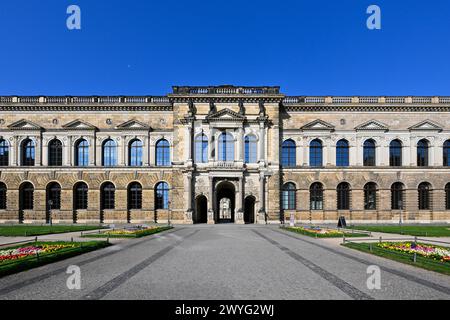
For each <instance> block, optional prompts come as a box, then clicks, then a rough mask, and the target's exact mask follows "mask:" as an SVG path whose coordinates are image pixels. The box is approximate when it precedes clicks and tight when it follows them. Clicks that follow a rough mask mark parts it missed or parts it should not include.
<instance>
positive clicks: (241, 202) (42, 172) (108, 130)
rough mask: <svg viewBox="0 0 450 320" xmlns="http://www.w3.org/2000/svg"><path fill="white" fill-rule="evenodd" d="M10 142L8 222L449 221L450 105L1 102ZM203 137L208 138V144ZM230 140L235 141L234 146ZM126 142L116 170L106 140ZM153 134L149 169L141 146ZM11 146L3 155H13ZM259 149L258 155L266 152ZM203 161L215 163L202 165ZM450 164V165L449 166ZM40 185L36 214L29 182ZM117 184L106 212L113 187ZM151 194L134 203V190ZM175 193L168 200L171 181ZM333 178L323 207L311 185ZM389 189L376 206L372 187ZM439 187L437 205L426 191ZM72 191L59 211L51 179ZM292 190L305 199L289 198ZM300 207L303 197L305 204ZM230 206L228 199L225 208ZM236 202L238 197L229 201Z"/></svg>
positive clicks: (189, 99) (4, 177) (199, 91)
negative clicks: (286, 146)
mask: <svg viewBox="0 0 450 320" xmlns="http://www.w3.org/2000/svg"><path fill="white" fill-rule="evenodd" d="M0 110H1V115H0V136H1V139H2V141H4V145H5V146H7V150H8V152H7V158H8V161H7V165H3V166H1V167H0V183H3V184H4V189H5V190H4V192H0V196H1V197H3V200H2V199H0V204H1V203H4V205H3V209H1V210H0V222H19V221H20V222H24V223H45V222H46V221H48V220H49V217H51V219H52V221H53V222H54V223H58V222H61V223H72V222H73V221H76V222H79V223H85V222H87V223H89V222H104V223H118V222H152V221H157V222H164V221H167V220H168V219H170V220H171V221H172V222H174V223H197V222H204V223H218V222H233V223H266V222H267V223H278V222H279V221H280V219H289V218H290V216H291V215H294V217H295V220H296V221H297V222H309V221H312V222H324V221H326V222H329V221H332V222H336V221H337V219H338V217H339V216H345V217H346V219H347V221H351V222H398V221H399V220H400V219H402V220H403V221H410V222H412V221H415V222H444V221H445V222H449V221H450V208H449V199H448V197H449V194H450V193H449V191H448V186H450V184H449V183H450V171H449V168H450V167H449V166H448V165H446V163H444V153H445V152H446V150H447V149H445V148H444V145H445V142H446V141H448V140H449V139H450V98H448V97H303V96H302V97H286V96H285V95H283V94H282V93H280V91H279V88H278V87H234V86H219V87H174V88H173V92H172V93H171V94H169V95H167V96H165V97H150V96H140V97H12V96H11V97H0ZM199 137H204V141H203V142H201V140H200V139H199ZM55 139H56V140H59V141H60V142H61V145H62V151H61V154H62V163H61V164H60V165H57V166H49V163H50V162H49V161H50V159H49V156H50V152H49V151H50V150H49V144H50V142H51V141H55ZM80 139H84V140H86V141H87V144H88V147H87V150H88V153H89V156H88V163H86V165H83V166H78V165H77V160H76V158H77V152H78V151H77V143H78V141H80ZM227 139H228V140H227ZM341 139H345V140H346V141H347V142H348V154H349V157H348V161H349V163H348V166H337V163H336V156H337V155H336V153H337V149H336V144H337V142H338V141H339V140H341ZM369 139H371V140H373V142H374V143H375V149H374V154H375V156H374V159H375V165H372V166H367V165H365V164H364V143H365V142H366V141H367V140H369ZM424 139H425V140H426V141H427V142H428V143H429V145H428V151H427V152H428V156H427V160H428V163H427V165H426V166H418V163H417V152H418V149H417V145H418V142H419V141H420V140H424ZM107 140H113V141H114V143H115V145H116V149H115V152H116V154H115V161H116V163H115V164H114V165H113V166H104V163H103V161H102V159H103V153H104V150H103V145H104V142H105V141H107ZM135 140H139V141H140V142H141V148H142V149H141V150H142V152H141V153H140V154H139V160H140V161H141V162H140V164H139V165H134V166H132V163H131V160H130V157H131V156H130V154H131V153H130V152H131V151H130V143H131V142H132V141H135ZM162 140H165V141H167V142H168V144H169V149H168V150H169V153H168V157H169V159H168V160H169V162H170V163H169V165H164V166H161V165H159V164H158V161H157V157H158V152H157V144H158V142H159V141H162ZM287 140H290V141H293V142H294V144H295V147H294V149H293V150H294V152H295V157H294V158H295V160H294V161H295V163H294V164H292V163H291V165H289V166H284V165H282V160H281V159H282V152H283V149H282V145H283V142H285V141H287ZM313 140H316V141H320V143H321V149H320V156H321V158H320V159H321V160H320V161H321V165H319V166H311V163H310V161H311V160H310V158H311V155H310V150H311V149H310V144H311V142H312V141H313ZM393 140H398V141H399V142H401V146H402V147H401V162H402V163H401V165H400V166H395V167H394V166H391V165H390V161H389V157H390V148H389V146H390V143H391V141H393ZM24 141H32V143H33V144H34V151H33V152H34V154H33V157H34V165H32V166H31V165H28V166H25V165H24V162H23V158H24V155H26V152H27V151H26V150H25V149H24V143H23V142H24ZM1 153H2V151H1V146H0V156H1ZM252 155H253V156H254V158H252ZM200 158H201V159H200ZM447 164H448V163H447ZM26 182H29V183H31V185H32V186H33V198H32V206H31V208H30V207H29V206H28V207H27V206H26V205H24V201H25V200H23V199H24V195H23V194H22V192H23V190H22V186H23V185H24V183H26ZM79 182H84V183H85V184H86V185H87V187H88V191H87V205H86V207H85V208H83V209H78V208H76V205H75V203H76V201H77V200H76V198H75V195H74V194H75V191H74V186H75V185H76V184H77V183H79ZM105 182H111V183H112V184H113V185H114V188H115V191H114V199H113V202H114V204H113V206H112V207H108V208H105V205H104V204H103V201H104V200H102V199H103V198H104V197H105V196H104V195H103V194H102V192H103V191H101V190H103V189H102V186H103V185H104V184H105ZM133 182H138V183H139V185H140V186H141V195H140V197H141V199H140V200H139V205H138V207H137V208H136V207H131V206H130V204H129V202H130V193H129V192H130V191H129V186H130V184H131V183H133ZM161 182H164V183H166V184H167V185H168V190H167V191H165V192H166V196H167V197H166V198H164V197H162V198H161V199H162V200H161V201H162V202H161V203H162V204H159V202H160V200H159V199H157V198H158V197H157V193H158V191H157V186H158V184H159V183H161ZM315 182H320V184H321V186H322V191H321V192H322V194H321V199H320V209H317V208H313V207H312V204H311V201H312V200H311V190H310V188H311V185H312V184H313V183H315ZM341 182H347V183H348V184H349V185H350V189H351V191H350V193H349V202H350V204H349V206H348V208H345V209H342V210H338V206H337V202H338V199H337V197H338V196H337V191H336V190H337V187H338V185H339V184H340V183H341ZM369 182H374V183H375V184H376V186H377V191H376V205H375V206H374V207H373V208H370V209H368V208H367V206H366V205H365V203H366V198H367V196H365V190H364V186H365V185H366V184H367V183H369ZM396 182H401V183H402V185H403V186H404V188H403V190H402V206H401V208H399V209H397V208H396V209H392V208H393V205H392V192H391V188H392V185H393V184H394V183H396ZM423 182H427V183H428V184H429V185H430V187H431V188H430V190H429V191H428V192H429V193H428V198H427V206H426V208H421V209H419V207H420V206H421V205H420V204H419V191H418V188H419V185H420V184H421V183H423ZM51 183H56V184H58V185H59V186H60V190H59V191H58V192H59V197H60V199H61V201H60V204H59V203H58V208H51V205H50V207H49V202H48V200H49V199H51V196H50V195H49V193H50V191H49V185H50V184H51ZM286 183H292V184H293V185H294V186H295V191H294V192H293V193H292V195H293V196H294V197H295V199H293V204H292V205H287V204H286V203H283V201H282V200H283V199H284V198H285V194H284V191H283V190H284V186H285V185H286ZM222 198H227V199H230V202H229V203H231V211H232V217H231V219H229V221H228V220H227V221H221V219H220V216H219V212H220V210H221V208H220V200H221V199H222ZM291 200H292V199H291ZM224 202H227V201H222V203H224ZM227 203H228V202H227Z"/></svg>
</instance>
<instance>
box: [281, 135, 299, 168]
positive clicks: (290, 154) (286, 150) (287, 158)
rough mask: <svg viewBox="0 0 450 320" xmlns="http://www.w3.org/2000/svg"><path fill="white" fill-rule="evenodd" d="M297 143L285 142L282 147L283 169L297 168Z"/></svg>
mask: <svg viewBox="0 0 450 320" xmlns="http://www.w3.org/2000/svg"><path fill="white" fill-rule="evenodd" d="M295 151H296V148H295V142H294V141H293V140H291V139H289V140H285V141H283V144H282V145H281V165H282V166H283V167H295V165H296V155H295Z"/></svg>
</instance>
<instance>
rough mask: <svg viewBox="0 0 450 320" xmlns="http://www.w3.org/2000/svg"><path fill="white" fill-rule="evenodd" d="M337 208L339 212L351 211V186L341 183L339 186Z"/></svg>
mask: <svg viewBox="0 0 450 320" xmlns="http://www.w3.org/2000/svg"><path fill="white" fill-rule="evenodd" d="M337 208H338V210H349V209H350V185H349V184H348V183H347V182H341V183H339V184H338V186H337Z"/></svg>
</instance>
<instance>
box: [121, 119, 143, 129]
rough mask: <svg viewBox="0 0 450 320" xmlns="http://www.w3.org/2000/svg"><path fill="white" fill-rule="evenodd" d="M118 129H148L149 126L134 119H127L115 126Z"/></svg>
mask: <svg viewBox="0 0 450 320" xmlns="http://www.w3.org/2000/svg"><path fill="white" fill-rule="evenodd" d="M116 129H118V130H150V126H149V125H148V124H145V123H143V122H141V121H137V120H135V119H132V120H129V121H127V122H124V123H122V124H119V125H118V126H116Z"/></svg>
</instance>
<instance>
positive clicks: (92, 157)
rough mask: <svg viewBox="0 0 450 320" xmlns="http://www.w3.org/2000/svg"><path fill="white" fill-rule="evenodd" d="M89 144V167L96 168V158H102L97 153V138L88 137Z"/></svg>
mask: <svg viewBox="0 0 450 320" xmlns="http://www.w3.org/2000/svg"><path fill="white" fill-rule="evenodd" d="M86 139H87V141H88V142H89V166H95V163H96V158H98V157H100V153H98V152H97V149H96V145H97V141H96V137H95V135H94V136H93V137H86Z"/></svg>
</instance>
